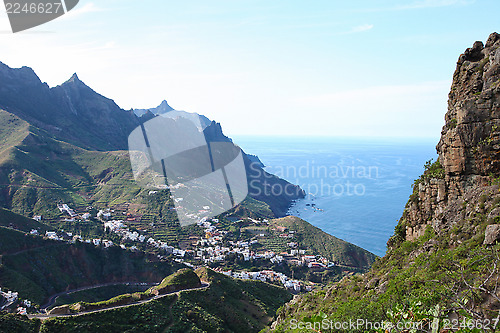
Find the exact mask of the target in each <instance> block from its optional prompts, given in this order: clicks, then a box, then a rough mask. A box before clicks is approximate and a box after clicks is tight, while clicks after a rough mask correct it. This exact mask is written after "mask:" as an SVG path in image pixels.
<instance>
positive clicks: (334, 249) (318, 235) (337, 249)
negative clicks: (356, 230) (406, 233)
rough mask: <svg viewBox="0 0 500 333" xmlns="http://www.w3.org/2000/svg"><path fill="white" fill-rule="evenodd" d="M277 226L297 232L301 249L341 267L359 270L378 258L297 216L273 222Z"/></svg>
mask: <svg viewBox="0 0 500 333" xmlns="http://www.w3.org/2000/svg"><path fill="white" fill-rule="evenodd" d="M271 225H277V226H282V227H285V228H287V229H288V230H293V231H295V232H296V237H297V242H298V243H299V244H300V245H301V248H304V249H308V250H310V251H311V252H312V253H318V254H320V255H322V256H324V257H325V258H328V259H329V260H332V261H335V262H338V263H339V264H341V265H346V266H353V267H359V268H368V267H370V266H371V265H372V264H373V262H374V261H375V259H376V258H377V257H376V256H375V255H374V254H373V253H370V252H368V251H366V250H364V249H362V248H360V247H359V246H356V245H354V244H351V243H348V242H346V241H343V240H341V239H338V238H337V237H335V236H332V235H330V234H327V233H326V232H324V231H322V230H321V229H319V228H317V227H315V226H313V225H312V224H310V223H308V222H306V221H304V220H302V219H300V218H298V217H295V216H287V217H283V218H280V219H275V220H272V221H271Z"/></svg>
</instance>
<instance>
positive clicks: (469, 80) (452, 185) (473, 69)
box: [389, 33, 500, 245]
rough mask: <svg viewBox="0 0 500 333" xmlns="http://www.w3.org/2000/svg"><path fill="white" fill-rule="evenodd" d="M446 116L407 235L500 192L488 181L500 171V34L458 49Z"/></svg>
mask: <svg viewBox="0 0 500 333" xmlns="http://www.w3.org/2000/svg"><path fill="white" fill-rule="evenodd" d="M445 122H446V123H445V125H444V127H443V130H442V132H441V140H440V141H439V143H438V145H437V152H438V154H439V159H438V162H437V163H436V164H435V165H434V166H433V168H434V169H435V170H433V171H434V172H433V171H432V170H431V171H429V170H428V171H429V172H428V176H427V177H426V176H425V174H424V176H423V177H421V181H417V182H416V183H415V188H414V194H413V195H412V198H411V200H410V201H409V203H408V205H407V207H406V210H405V212H404V215H403V218H402V220H403V222H404V226H405V228H406V232H405V235H404V237H405V239H406V240H414V239H416V238H418V237H420V236H422V235H423V233H424V231H425V229H426V227H427V225H432V226H433V228H434V229H435V231H439V230H441V229H442V228H448V227H450V226H452V225H453V224H454V223H455V222H457V221H459V220H462V219H464V218H466V217H467V215H470V214H471V209H472V208H473V207H472V205H468V203H472V202H478V201H479V200H481V197H483V199H482V200H484V201H485V202H483V205H484V204H486V206H488V202H489V201H491V199H492V197H493V196H496V195H497V193H496V192H498V191H495V189H494V188H493V187H492V188H488V186H489V185H491V184H492V178H494V177H497V176H498V175H499V174H500V34H497V33H493V34H491V35H490V36H489V38H488V41H487V42H486V45H484V44H483V43H482V42H475V43H474V45H473V46H472V47H471V48H468V49H467V50H466V51H465V52H464V53H463V54H462V55H460V57H459V59H458V62H457V68H456V70H455V73H454V75H453V84H452V86H451V91H450V93H449V100H448V112H447V113H446V115H445ZM484 196H491V197H489V198H486V199H487V200H485V198H484ZM487 208H488V207H486V209H487ZM389 245H391V242H390V243H389Z"/></svg>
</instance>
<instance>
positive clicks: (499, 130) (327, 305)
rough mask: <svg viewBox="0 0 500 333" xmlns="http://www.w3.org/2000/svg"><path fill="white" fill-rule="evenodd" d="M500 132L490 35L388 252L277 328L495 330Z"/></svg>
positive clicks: (478, 48) (463, 60) (454, 90)
mask: <svg viewBox="0 0 500 333" xmlns="http://www.w3.org/2000/svg"><path fill="white" fill-rule="evenodd" d="M499 134H500V35H499V34H497V33H493V34H491V35H490V36H489V38H488V40H487V42H486V44H483V43H482V42H476V43H474V45H473V46H472V47H471V48H468V49H467V50H466V51H465V52H464V53H463V54H462V55H460V57H459V59H458V62H457V68H456V70H455V73H454V75H453V84H452V86H451V91H450V93H449V101H448V111H447V113H446V115H445V125H444V127H443V130H442V133H441V139H440V141H439V143H438V145H437V152H438V155H439V158H438V160H437V161H435V162H434V163H432V162H431V161H429V162H428V163H426V165H425V171H424V173H423V174H422V175H421V176H420V177H419V179H417V180H415V183H414V184H413V194H412V195H411V196H410V199H409V201H408V203H407V204H406V207H405V209H404V212H403V215H402V217H401V219H400V221H399V223H398V225H397V226H396V227H395V233H394V235H393V236H392V237H391V238H390V239H389V241H388V243H387V245H388V251H387V254H386V255H385V256H384V257H383V258H380V259H379V260H377V261H376V262H375V263H374V265H373V266H372V269H371V270H370V271H369V272H368V273H366V274H363V275H357V276H352V277H349V278H344V279H343V280H342V281H340V282H339V283H336V284H333V285H329V286H327V287H325V288H322V289H320V290H317V291H315V292H312V293H310V294H307V295H305V296H302V297H297V298H295V299H294V300H293V301H292V302H291V303H289V304H288V305H287V306H285V307H284V308H282V310H281V311H280V313H279V316H278V320H277V321H276V322H275V323H274V324H273V329H274V330H276V331H280V332H285V331H286V332H288V331H292V330H291V328H293V327H294V326H293V323H294V321H292V320H298V321H304V318H305V319H306V320H305V322H309V323H319V322H321V321H322V320H323V319H327V320H329V322H330V323H332V322H333V323H335V322H337V323H342V322H346V321H347V322H349V320H351V321H354V322H357V321H358V320H361V321H362V322H364V323H366V322H368V321H369V322H372V323H373V322H379V323H380V322H382V321H385V322H386V323H389V324H392V325H396V324H398V323H403V324H404V323H410V324H411V323H417V324H420V325H423V326H422V330H417V331H418V332H424V331H425V332H430V331H431V330H432V331H433V332H439V331H441V332H449V331H456V330H457V329H464V328H465V329H470V328H472V329H476V331H478V332H479V331H493V330H494V327H493V325H492V324H488V323H491V321H492V318H498V317H499V313H500V310H499V309H500V290H499V288H498V286H499V285H500V269H499V267H500V255H499V251H500V244H499V243H500V242H499V241H500V186H499V185H500V138H499ZM452 320H453V321H452ZM295 323H297V322H296V321H295ZM431 323H434V324H433V325H437V326H435V328H433V327H431ZM453 323H458V324H457V325H454V324H453ZM304 325H305V324H304V323H303V325H302V327H307V325H306V326H304ZM460 325H462V326H460ZM463 325H469V327H465V326H463ZM481 325H482V326H481ZM488 325H489V326H488ZM295 326H296V325H295ZM317 327H318V326H316V329H317ZM321 331H322V332H331V331H334V332H338V331H349V332H366V331H370V332H371V331H375V330H373V329H367V328H366V327H365V326H356V325H355V326H354V327H352V326H348V327H347V328H342V327H340V328H339V327H337V328H332V327H331V326H330V327H327V328H326V329H325V327H322V329H321ZM381 331H384V330H381ZM395 331H398V332H403V331H404V330H401V329H399V330H395ZM465 331H467V332H472V331H474V330H465Z"/></svg>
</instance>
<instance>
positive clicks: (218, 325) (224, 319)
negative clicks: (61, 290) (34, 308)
mask: <svg viewBox="0 0 500 333" xmlns="http://www.w3.org/2000/svg"><path fill="white" fill-rule="evenodd" d="M197 274H198V275H199V276H200V278H201V279H202V280H205V281H207V282H209V283H210V287H209V288H207V289H201V290H194V291H186V292H182V293H181V294H180V295H179V296H176V295H169V296H165V297H163V298H160V299H157V300H154V301H151V302H148V303H145V304H142V305H137V306H132V307H127V308H121V309H114V310H108V311H105V312H99V313H94V314H88V315H83V316H79V317H73V318H57V319H49V320H47V321H44V322H43V323H42V326H41V330H40V332H46V333H48V332H101V331H105V332H109V333H113V332H120V333H121V332H124V331H127V332H238V333H245V332H258V331H260V330H261V329H263V328H265V327H266V325H267V324H269V323H270V321H271V320H272V318H273V317H274V315H275V312H276V310H277V309H278V308H279V307H280V306H282V305H283V304H284V303H285V302H287V301H288V300H290V299H291V295H290V294H289V293H288V292H287V291H286V290H284V289H282V288H279V287H276V286H273V285H269V284H266V283H263V282H257V281H242V280H235V279H232V278H229V277H226V276H224V275H222V274H219V273H216V272H214V271H212V270H208V269H205V268H203V269H199V270H197ZM1 323H2V322H1V319H0V325H1ZM25 325H26V323H25ZM0 328H1V326H0Z"/></svg>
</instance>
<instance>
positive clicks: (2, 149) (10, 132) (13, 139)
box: [0, 110, 29, 163]
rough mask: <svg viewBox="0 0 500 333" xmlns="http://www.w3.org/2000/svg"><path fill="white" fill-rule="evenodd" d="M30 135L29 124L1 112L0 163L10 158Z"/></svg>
mask: <svg viewBox="0 0 500 333" xmlns="http://www.w3.org/2000/svg"><path fill="white" fill-rule="evenodd" d="M28 133H29V124H28V123H27V122H25V121H24V120H22V119H20V118H19V117H17V116H15V115H13V114H11V113H8V112H6V111H4V110H0V163H2V162H3V161H4V160H5V159H8V158H9V155H10V153H11V151H12V149H13V147H14V146H16V145H17V144H19V143H21V142H22V141H23V140H24V138H25V137H26V136H27V135H28Z"/></svg>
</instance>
